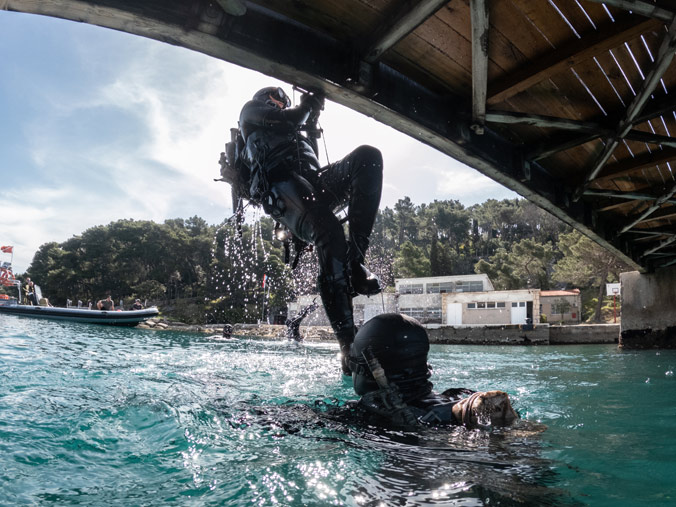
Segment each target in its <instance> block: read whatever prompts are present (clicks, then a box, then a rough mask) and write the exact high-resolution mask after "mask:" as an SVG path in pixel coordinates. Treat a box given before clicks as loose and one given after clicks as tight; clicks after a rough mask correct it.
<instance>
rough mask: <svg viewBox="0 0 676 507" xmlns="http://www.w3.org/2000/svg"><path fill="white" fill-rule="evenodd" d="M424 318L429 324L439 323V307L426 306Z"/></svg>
mask: <svg viewBox="0 0 676 507" xmlns="http://www.w3.org/2000/svg"><path fill="white" fill-rule="evenodd" d="M424 320H425V322H426V323H429V324H441V308H428V309H427V315H425V319H424Z"/></svg>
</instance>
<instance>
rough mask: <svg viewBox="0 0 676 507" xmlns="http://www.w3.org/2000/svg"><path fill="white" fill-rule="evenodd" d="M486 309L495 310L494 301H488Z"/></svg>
mask: <svg viewBox="0 0 676 507" xmlns="http://www.w3.org/2000/svg"><path fill="white" fill-rule="evenodd" d="M486 308H495V301H489V302H488V303H486Z"/></svg>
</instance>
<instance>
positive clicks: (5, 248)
mask: <svg viewBox="0 0 676 507" xmlns="http://www.w3.org/2000/svg"><path fill="white" fill-rule="evenodd" d="M13 249H14V247H13V246H0V250H2V252H3V253H12V251H13Z"/></svg>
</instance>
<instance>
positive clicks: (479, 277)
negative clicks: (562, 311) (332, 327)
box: [288, 274, 540, 327]
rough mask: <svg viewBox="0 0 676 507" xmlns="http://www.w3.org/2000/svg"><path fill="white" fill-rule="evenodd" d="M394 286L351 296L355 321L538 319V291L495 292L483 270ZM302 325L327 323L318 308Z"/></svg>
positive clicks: (302, 302)
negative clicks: (394, 317) (397, 317)
mask: <svg viewBox="0 0 676 507" xmlns="http://www.w3.org/2000/svg"><path fill="white" fill-rule="evenodd" d="M394 285H395V292H394V293H391V292H389V293H388V292H384V293H382V294H378V295H376V296H371V297H366V296H358V297H356V298H354V300H353V301H352V304H353V307H354V321H355V323H356V324H360V323H364V322H367V321H368V320H370V319H372V318H373V317H374V316H376V315H379V314H381V313H390V312H396V313H403V314H406V315H409V316H410V317H413V318H415V319H417V320H419V321H420V322H421V323H422V324H424V325H425V326H427V327H440V326H442V325H445V326H454V327H461V326H487V325H501V324H502V325H507V324H532V323H534V322H539V313H538V312H539V309H540V290H539V289H523V290H511V291H496V290H495V289H494V288H493V284H492V283H491V281H490V279H489V278H488V275H485V274H469V275H456V276H434V277H427V278H397V279H395V281H394ZM314 298H317V300H319V296H301V297H300V298H298V300H297V301H296V302H294V303H290V304H289V308H288V314H289V316H290V317H293V316H295V315H296V314H297V313H298V312H299V311H300V310H301V309H302V308H304V307H305V306H307V305H309V304H311V303H312V301H313V299H314ZM533 309H535V312H536V315H535V317H536V318H534V314H533ZM303 324H304V325H320V326H327V325H329V322H328V319H327V317H326V314H325V313H324V309H323V308H322V307H321V306H320V307H319V308H317V310H315V311H314V312H313V313H312V314H311V315H309V316H308V317H307V318H306V319H305V320H304V321H303Z"/></svg>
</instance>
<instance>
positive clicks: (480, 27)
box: [469, 0, 489, 135]
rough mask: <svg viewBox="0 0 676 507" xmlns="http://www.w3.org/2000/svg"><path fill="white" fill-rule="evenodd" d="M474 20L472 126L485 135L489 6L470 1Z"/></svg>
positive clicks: (480, 0) (474, 129) (482, 1)
mask: <svg viewBox="0 0 676 507" xmlns="http://www.w3.org/2000/svg"><path fill="white" fill-rule="evenodd" d="M469 8H470V12H471V20H472V125H471V127H470V128H471V129H472V130H473V131H474V132H476V133H477V134H479V135H481V134H483V133H484V124H485V123H486V91H487V88H488V33H489V26H488V4H487V3H486V1H485V0H470V2H469Z"/></svg>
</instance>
